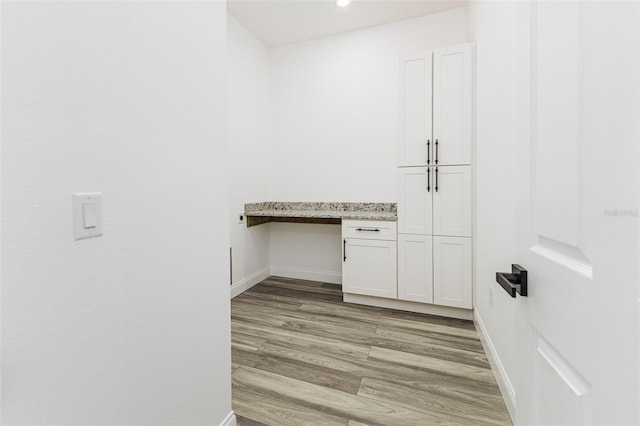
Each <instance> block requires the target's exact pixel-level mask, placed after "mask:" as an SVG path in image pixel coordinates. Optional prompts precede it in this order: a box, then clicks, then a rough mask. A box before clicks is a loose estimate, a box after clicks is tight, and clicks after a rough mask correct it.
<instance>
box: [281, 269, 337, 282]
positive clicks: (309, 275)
mask: <svg viewBox="0 0 640 426" xmlns="http://www.w3.org/2000/svg"><path fill="white" fill-rule="evenodd" d="M271 275H274V276H277V277H286V278H297V279H300V280H308V281H319V282H323V283H331V284H342V274H341V273H340V272H334V271H326V270H321V269H306V268H298V267H295V266H286V265H271Z"/></svg>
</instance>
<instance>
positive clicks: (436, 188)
mask: <svg viewBox="0 0 640 426" xmlns="http://www.w3.org/2000/svg"><path fill="white" fill-rule="evenodd" d="M434 189H435V190H436V192H438V168H437V167H436V186H435V187H434Z"/></svg>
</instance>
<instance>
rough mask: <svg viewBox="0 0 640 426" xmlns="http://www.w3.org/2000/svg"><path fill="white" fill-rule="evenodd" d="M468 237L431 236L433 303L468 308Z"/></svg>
mask: <svg viewBox="0 0 640 426" xmlns="http://www.w3.org/2000/svg"><path fill="white" fill-rule="evenodd" d="M471 280H472V277H471V238H463V237H437V236H434V237H433V303H435V304H437V305H443V306H452V307H455V308H465V309H471V308H472V300H473V295H472V291H473V290H472V288H473V287H472V282H471Z"/></svg>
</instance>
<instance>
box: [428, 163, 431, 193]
mask: <svg viewBox="0 0 640 426" xmlns="http://www.w3.org/2000/svg"><path fill="white" fill-rule="evenodd" d="M427 192H431V169H430V168H427Z"/></svg>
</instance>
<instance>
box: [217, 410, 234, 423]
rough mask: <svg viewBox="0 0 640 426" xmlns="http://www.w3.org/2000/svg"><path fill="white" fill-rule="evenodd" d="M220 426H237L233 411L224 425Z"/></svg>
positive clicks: (225, 419)
mask: <svg viewBox="0 0 640 426" xmlns="http://www.w3.org/2000/svg"><path fill="white" fill-rule="evenodd" d="M220 426H236V415H235V413H234V412H233V411H232V412H230V413H229V414H227V417H225V418H224V420H223V421H222V423H220Z"/></svg>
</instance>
